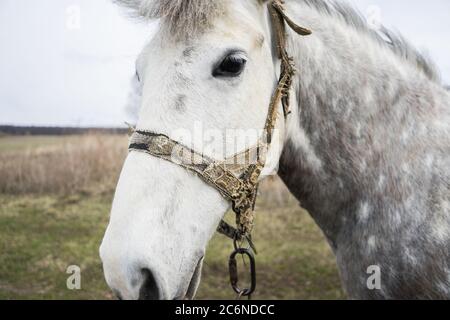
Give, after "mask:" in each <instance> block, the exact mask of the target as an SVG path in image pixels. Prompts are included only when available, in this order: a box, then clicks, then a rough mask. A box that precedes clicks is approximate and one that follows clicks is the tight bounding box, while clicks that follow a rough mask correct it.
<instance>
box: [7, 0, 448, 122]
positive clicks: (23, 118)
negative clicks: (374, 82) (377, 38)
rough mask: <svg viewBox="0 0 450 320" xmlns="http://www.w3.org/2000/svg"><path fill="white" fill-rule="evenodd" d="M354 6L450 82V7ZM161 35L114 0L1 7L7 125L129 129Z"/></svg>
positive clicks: (412, 0) (365, 1)
mask: <svg viewBox="0 0 450 320" xmlns="http://www.w3.org/2000/svg"><path fill="white" fill-rule="evenodd" d="M350 1H351V2H353V3H355V5H356V6H357V7H358V8H359V10H360V11H361V12H362V13H363V14H366V15H367V16H369V17H371V18H373V19H375V20H379V19H381V21H382V22H383V24H385V25H386V26H388V27H394V28H395V29H397V30H399V31H400V32H402V33H403V34H404V35H405V36H406V37H407V38H408V39H409V40H410V41H411V42H412V43H414V44H415V45H416V46H417V47H418V48H420V49H421V50H423V49H425V50H426V51H427V52H428V54H429V55H430V56H431V57H432V58H433V59H434V60H435V62H436V63H437V64H438V66H439V68H440V70H441V73H442V77H443V79H444V82H446V83H450V59H449V57H450V1H449V0H427V1H425V0H350ZM77 11H79V13H80V24H79V28H78V27H77V21H76V19H75V20H74V19H71V17H76V15H77ZM153 28H154V27H153V26H151V25H147V24H144V23H137V22H135V21H132V20H130V19H128V18H125V17H124V15H123V12H122V11H120V10H119V9H118V8H116V6H114V5H113V4H112V3H111V2H110V0H39V1H36V0H0V43H1V47H0V124H16V125H19V124H20V125H80V126H123V124H124V121H126V120H127V114H126V112H125V108H124V107H125V105H126V102H127V99H128V95H129V92H130V79H131V77H132V76H133V75H134V72H135V70H134V61H135V58H136V56H137V54H138V53H139V52H140V50H141V48H142V47H143V45H144V44H145V43H146V42H147V41H148V39H149V38H150V37H151V34H152V30H153Z"/></svg>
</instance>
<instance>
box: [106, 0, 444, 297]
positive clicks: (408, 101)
mask: <svg viewBox="0 0 450 320" xmlns="http://www.w3.org/2000/svg"><path fill="white" fill-rule="evenodd" d="M119 2H121V3H122V4H124V5H126V6H127V7H129V8H131V9H132V10H133V12H135V13H136V14H137V15H139V16H141V17H145V18H161V26H160V30H159V32H158V33H157V34H156V36H155V37H154V38H153V40H152V41H151V42H150V43H149V44H148V46H147V47H146V48H145V49H144V50H143V52H142V54H141V55H140V57H139V59H138V61H137V73H138V76H139V79H140V82H141V85H142V93H143V95H142V104H141V110H140V115H139V120H138V123H137V128H138V129H140V130H147V131H152V132H157V133H163V134H166V135H168V136H170V137H171V138H173V139H175V140H179V139H180V136H181V134H180V128H181V129H183V130H182V131H183V132H184V135H183V136H186V133H189V134H190V140H191V141H190V142H191V143H192V145H193V146H196V147H195V148H199V149H201V150H199V151H202V152H203V153H204V154H206V155H208V156H210V157H212V158H215V159H223V158H225V157H227V156H230V155H233V154H235V153H236V151H239V149H240V150H242V149H245V148H242V147H236V145H235V141H234V140H233V139H227V138H226V136H227V132H228V131H229V130H230V129H233V130H241V132H245V131H246V130H248V129H256V130H259V132H260V130H261V129H262V128H263V127H264V122H265V119H266V115H267V106H268V105H269V102H270V98H271V95H272V92H273V90H274V87H275V86H276V83H277V80H278V74H277V73H278V70H279V68H278V65H279V61H278V59H277V54H276V48H275V47H274V44H275V42H274V40H273V35H272V33H271V25H270V17H269V13H268V10H267V2H268V1H263V0H217V1H211V0H192V1H184V0H142V1H139V0H120V1H119ZM285 7H286V12H287V14H288V15H289V17H290V18H291V19H292V20H294V21H295V22H298V23H300V24H302V25H304V26H305V27H308V28H309V29H311V30H312V31H313V34H312V35H311V36H309V37H306V38H302V37H298V36H297V35H296V34H295V33H293V32H292V31H291V30H289V29H287V32H288V47H287V51H288V52H289V53H290V54H291V55H293V57H294V61H295V64H296V66H297V68H298V69H299V72H298V73H297V74H296V77H295V81H294V85H293V89H292V90H291V96H290V99H291V106H294V107H292V113H291V114H290V115H289V116H288V118H287V122H286V125H285V123H284V122H283V121H278V122H277V129H278V131H279V132H280V136H281V139H280V140H281V144H280V145H279V144H276V143H275V144H274V145H273V146H272V150H271V151H272V155H273V157H274V158H275V159H276V160H277V161H273V162H271V163H270V164H269V165H268V166H267V167H266V168H265V170H264V173H263V175H267V174H270V173H271V172H273V171H274V170H275V169H276V167H277V165H278V164H279V175H280V176H281V177H282V179H283V180H284V181H285V183H286V185H287V186H288V187H289V189H290V190H291V192H292V193H293V194H294V195H295V196H296V197H297V198H298V199H299V200H300V201H301V203H302V205H303V206H304V207H305V208H306V209H307V210H308V211H309V212H310V214H311V215H312V217H313V218H314V219H315V221H316V222H317V224H318V225H319V226H320V228H321V229H322V231H323V232H324V234H325V236H326V238H327V239H328V241H329V243H330V246H331V247H332V249H333V251H334V253H335V255H336V257H337V264H338V267H339V271H340V275H341V279H342V283H343V286H344V288H345V290H346V292H347V294H348V296H349V297H350V298H450V250H449V248H450V191H449V190H450V139H449V137H450V94H449V92H448V91H446V90H445V89H444V87H443V85H442V84H441V83H440V82H439V77H438V76H437V73H436V72H435V70H434V67H433V65H432V64H431V63H430V62H428V61H427V60H426V59H425V58H423V57H422V56H421V55H420V54H419V53H418V52H417V51H416V50H415V49H414V48H412V47H411V46H410V45H409V44H408V43H407V42H406V41H405V40H404V39H403V38H401V37H400V36H398V35H395V34H393V33H392V32H390V31H388V30H386V29H384V28H381V29H380V30H376V31H374V30H371V29H370V28H368V27H367V26H366V24H365V22H364V21H363V19H361V18H360V16H359V15H358V14H357V13H356V12H355V11H354V10H353V9H351V8H350V7H349V6H348V5H343V4H340V3H334V2H329V1H328V2H327V1H325V0H287V1H286V5H285ZM281 113H282V111H281V110H280V114H281ZM199 124H200V125H201V126H202V130H203V132H205V131H208V130H212V131H214V132H219V133H220V134H215V135H214V138H211V137H209V139H205V135H204V134H203V135H202V134H197V133H196V132H198V126H199ZM257 138H258V137H257V135H255V136H254V137H253V136H252V137H251V138H250V139H249V140H250V141H249V143H255V142H256V139H257ZM205 140H207V141H205ZM280 146H281V147H280ZM229 207H230V204H229V202H228V201H226V200H225V199H224V198H223V197H222V196H221V195H220V193H219V192H218V191H217V190H215V189H214V188H212V187H211V186H209V185H208V184H206V183H205V182H204V181H202V180H201V179H200V178H199V177H197V176H196V175H194V174H192V173H190V172H189V171H187V170H184V169H183V168H181V167H179V166H177V165H176V164H173V163H171V162H168V161H164V160H161V159H158V158H155V157H152V156H149V155H147V154H144V153H138V152H130V154H129V155H128V158H127V159H126V162H125V164H124V167H123V171H122V174H121V177H120V181H119V184H118V187H117V190H116V195H115V199H114V203H113V208H112V213H111V220H110V223H109V226H108V229H107V231H106V234H105V237H104V239H103V243H102V245H101V248H100V255H101V258H102V261H103V266H104V272H105V277H106V280H107V283H108V285H109V286H110V287H111V288H112V290H113V291H114V292H115V293H116V294H117V296H119V297H121V298H124V299H138V298H150V299H177V298H193V297H194V295H195V292H196V290H197V286H198V284H199V281H200V280H199V279H200V274H201V265H202V259H203V256H204V253H205V248H206V245H207V243H208V241H209V240H210V238H211V237H212V235H213V233H214V231H215V229H216V227H217V225H218V223H219V221H220V220H221V218H222V217H223V215H224V213H225V212H226V211H227V210H228V209H229ZM374 266H375V267H376V268H375V269H373V268H372V267H374ZM371 268H372V269H373V270H378V271H379V272H380V277H381V281H380V282H379V283H378V286H375V287H371V286H368V285H367V283H368V282H367V279H368V276H369V275H368V274H367V271H368V270H372V269H371ZM224 281H225V280H224Z"/></svg>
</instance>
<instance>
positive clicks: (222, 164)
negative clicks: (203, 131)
mask: <svg viewBox="0 0 450 320" xmlns="http://www.w3.org/2000/svg"><path fill="white" fill-rule="evenodd" d="M268 9H269V14H270V17H271V21H272V28H273V33H274V34H275V36H276V44H277V54H278V58H279V59H280V62H281V67H280V78H279V80H278V85H277V87H276V89H275V92H274V93H273V95H272V98H271V101H270V105H269V111H268V114H267V119H266V123H265V127H264V133H263V136H262V137H260V139H259V141H258V143H257V144H256V146H254V147H252V148H249V149H247V150H245V151H243V152H241V153H238V154H235V155H233V156H232V157H230V158H227V159H225V160H224V161H217V160H214V159H211V158H209V157H207V156H205V155H203V154H200V153H198V152H196V151H194V150H192V149H190V148H188V147H186V146H184V145H182V144H181V143H179V142H177V141H174V140H172V139H171V138H169V137H168V136H166V135H163V134H158V133H153V132H148V131H142V130H136V131H134V133H133V135H132V137H131V140H130V146H129V150H130V151H139V152H144V153H147V154H150V155H152V156H154V157H158V158H160V159H164V160H167V161H170V162H172V163H175V164H177V165H179V166H181V167H183V168H184V169H186V170H189V171H191V172H193V173H195V174H197V175H198V176H199V177H201V178H202V179H203V180H204V181H205V182H206V183H208V184H209V185H211V186H213V187H214V188H215V189H217V190H218V191H219V192H220V193H221V194H222V196H223V197H225V199H227V200H229V201H230V202H231V204H232V209H233V211H234V212H235V214H236V228H235V227H232V226H231V225H229V224H228V223H226V222H225V221H223V220H222V221H221V222H220V224H219V226H218V228H217V231H218V232H219V233H221V234H224V235H225V236H227V237H229V238H230V239H232V240H233V241H234V249H235V250H234V251H233V253H232V254H231V256H230V260H229V268H230V280H231V284H232V287H233V289H234V291H235V292H236V293H237V294H238V296H239V297H241V296H248V297H250V295H251V294H252V293H253V291H254V290H255V286H256V275H255V259H254V253H256V249H255V246H254V245H253V242H252V238H251V232H252V229H253V221H254V206H255V200H256V196H257V191H258V183H259V178H260V175H261V172H262V169H263V168H264V166H265V164H266V157H267V152H268V150H269V147H270V145H271V142H272V136H273V133H274V129H275V124H276V121H277V111H278V106H279V104H280V101H281V103H282V107H283V112H284V117H285V119H286V117H287V116H288V114H289V113H290V106H289V94H290V89H291V86H292V78H293V75H294V73H295V68H294V64H293V61H292V58H291V57H290V56H289V55H288V53H287V51H286V30H285V29H286V24H287V25H288V26H289V27H290V28H291V29H292V30H293V31H295V32H296V33H297V34H299V35H302V36H306V35H309V34H311V31H310V30H308V29H305V28H302V27H300V26H298V25H297V24H295V23H294V22H293V21H292V20H291V19H290V18H289V17H288V16H287V15H286V13H285V11H284V1H283V0H271V1H270V2H269V4H268ZM248 160H251V161H248ZM249 162H250V163H249ZM243 241H246V242H247V243H248V244H249V247H248V248H244V247H242V242H243ZM239 243H241V244H240V245H239ZM237 255H246V256H248V258H249V259H250V269H251V270H250V273H251V278H252V281H251V286H250V288H247V289H240V288H239V287H238V275H237V262H236V256H237Z"/></svg>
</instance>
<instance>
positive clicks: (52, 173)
mask: <svg viewBox="0 0 450 320" xmlns="http://www.w3.org/2000/svg"><path fill="white" fill-rule="evenodd" d="M15 139H16V138H15V137H4V138H1V140H4V141H0V145H3V146H5V145H6V146H8V145H9V144H11V148H6V147H5V148H2V149H1V150H0V177H1V179H0V193H5V194H30V193H33V194H48V193H53V194H55V193H57V194H71V193H75V192H82V191H86V190H88V189H90V188H93V187H94V186H95V188H97V189H101V190H111V189H113V188H114V186H115V183H116V181H117V177H118V174H119V172H120V168H121V166H122V164H123V161H124V158H125V155H126V146H127V142H126V139H127V138H126V137H125V136H120V135H95V134H89V135H82V136H72V137H55V139H53V140H49V139H48V138H45V139H47V140H45V141H43V142H41V141H40V140H39V138H38V139H37V138H36V137H29V138H23V137H21V140H19V141H20V144H19V146H18V145H17V144H13V143H11V142H10V141H11V140H12V141H14V140H15ZM41 139H44V138H41Z"/></svg>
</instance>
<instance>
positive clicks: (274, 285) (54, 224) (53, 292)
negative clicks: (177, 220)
mask: <svg viewBox="0 0 450 320" xmlns="http://www.w3.org/2000/svg"><path fill="white" fill-rule="evenodd" d="M111 200H112V196H111V194H99V195H88V194H84V195H83V194H79V195H72V196H69V197H56V196H20V197H17V196H4V195H1V196H0V250H1V255H0V299H110V298H113V297H112V295H111V293H110V291H109V289H108V288H107V286H106V284H105V281H104V278H103V273H102V268H101V263H100V259H99V257H98V247H99V244H100V241H101V239H102V236H103V232H104V230H105V228H106V225H107V222H108V215H109V214H108V212H109V208H110V203H111ZM257 213H258V217H257V221H256V223H257V225H256V229H255V236H254V237H255V239H254V240H255V243H256V244H257V247H258V250H259V254H258V255H257V276H258V287H257V293H256V294H255V296H254V298H255V299H271V298H274V299H341V298H344V296H343V293H342V291H341V289H340V283H339V279H338V275H337V271H336V267H335V262H334V258H333V256H332V254H331V252H330V250H329V249H328V246H327V244H326V242H325V240H324V239H323V236H322V235H321V232H320V231H319V230H318V228H317V227H316V226H315V225H314V223H313V221H312V220H311V219H310V218H309V217H308V215H307V213H305V212H304V211H303V210H301V209H300V208H298V207H297V205H296V204H295V203H293V201H290V203H289V204H287V205H286V206H285V207H281V208H280V207H279V206H277V207H271V206H270V205H269V204H267V203H264V200H262V201H260V202H259V205H258V209H257ZM231 249H232V244H231V242H230V241H229V240H228V239H227V238H225V237H223V236H222V235H216V236H215V237H214V239H213V240H212V241H211V243H210V245H209V248H208V251H207V257H206V261H205V266H204V270H203V280H202V283H201V286H200V289H199V292H198V296H197V298H198V299H229V298H233V297H234V296H233V294H232V291H231V288H230V286H229V283H228V270H227V258H228V256H229V254H230V253H231ZM72 264H75V265H78V266H80V267H81V270H82V284H81V285H82V289H81V290H68V289H67V288H66V279H67V277H68V275H67V274H66V269H67V267H68V266H69V265H72Z"/></svg>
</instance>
